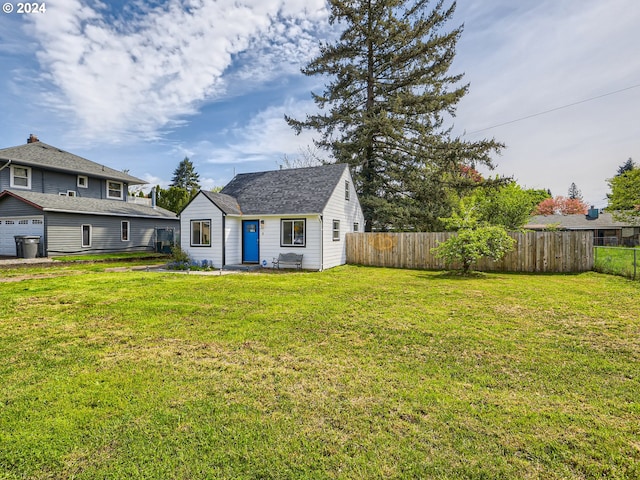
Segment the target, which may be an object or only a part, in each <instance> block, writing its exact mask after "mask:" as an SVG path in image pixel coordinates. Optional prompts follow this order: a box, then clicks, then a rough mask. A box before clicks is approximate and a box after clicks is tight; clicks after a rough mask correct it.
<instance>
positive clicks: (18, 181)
mask: <svg viewBox="0 0 640 480" xmlns="http://www.w3.org/2000/svg"><path fill="white" fill-rule="evenodd" d="M11 187H12V188H28V189H30V188H31V169H30V168H29V167H18V166H12V167H11Z"/></svg>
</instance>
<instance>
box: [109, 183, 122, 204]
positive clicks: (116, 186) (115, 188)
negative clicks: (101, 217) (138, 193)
mask: <svg viewBox="0 0 640 480" xmlns="http://www.w3.org/2000/svg"><path fill="white" fill-rule="evenodd" d="M107 198H113V199H116V200H122V199H123V198H124V188H123V185H122V182H113V181H111V180H107Z"/></svg>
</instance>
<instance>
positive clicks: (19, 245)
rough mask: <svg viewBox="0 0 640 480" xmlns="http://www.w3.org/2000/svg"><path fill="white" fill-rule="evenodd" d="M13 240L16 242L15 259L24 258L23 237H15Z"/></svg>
mask: <svg viewBox="0 0 640 480" xmlns="http://www.w3.org/2000/svg"><path fill="white" fill-rule="evenodd" d="M13 238H14V239H15V240H16V257H18V258H24V248H23V247H24V236H22V235H16V236H14V237H13Z"/></svg>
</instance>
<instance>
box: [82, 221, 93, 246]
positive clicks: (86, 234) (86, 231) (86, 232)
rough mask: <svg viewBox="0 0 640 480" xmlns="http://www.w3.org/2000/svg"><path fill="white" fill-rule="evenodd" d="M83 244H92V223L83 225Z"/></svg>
mask: <svg viewBox="0 0 640 480" xmlns="http://www.w3.org/2000/svg"><path fill="white" fill-rule="evenodd" d="M82 246H83V247H90V246H91V225H82Z"/></svg>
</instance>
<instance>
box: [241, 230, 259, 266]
mask: <svg viewBox="0 0 640 480" xmlns="http://www.w3.org/2000/svg"><path fill="white" fill-rule="evenodd" d="M258 226H259V222H258V220H245V221H243V222H242V263H258V262H259V261H260V248H259V245H260V231H259V228H258Z"/></svg>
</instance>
